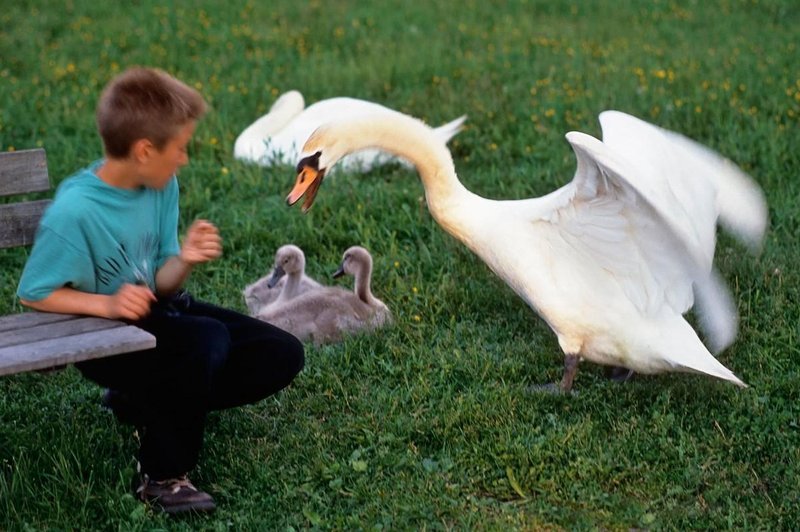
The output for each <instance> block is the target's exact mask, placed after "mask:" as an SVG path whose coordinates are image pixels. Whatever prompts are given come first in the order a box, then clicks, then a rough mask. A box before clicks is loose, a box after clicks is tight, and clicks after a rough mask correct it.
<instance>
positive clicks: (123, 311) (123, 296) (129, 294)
mask: <svg viewBox="0 0 800 532" xmlns="http://www.w3.org/2000/svg"><path fill="white" fill-rule="evenodd" d="M155 301H156V296H155V294H154V293H153V292H152V290H150V288H148V287H147V286H141V285H134V284H128V283H126V284H123V285H122V286H120V287H119V290H117V293H116V294H114V295H113V296H110V299H109V302H110V303H109V308H108V314H109V316H108V317H109V318H112V319H116V318H123V319H127V320H133V321H136V320H140V319H142V318H144V317H145V316H147V315H148V314H150V304H151V303H154V302H155Z"/></svg>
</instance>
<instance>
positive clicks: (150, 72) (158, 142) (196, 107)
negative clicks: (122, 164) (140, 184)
mask: <svg viewBox="0 0 800 532" xmlns="http://www.w3.org/2000/svg"><path fill="white" fill-rule="evenodd" d="M205 112H206V102H205V100H203V97H202V96H201V95H200V93H199V92H197V91H196V90H194V89H193V88H191V87H189V86H188V85H186V84H185V83H183V82H182V81H180V80H177V79H175V78H174V77H172V76H170V75H169V74H167V73H166V72H164V71H162V70H158V69H153V68H142V67H134V68H130V69H128V70H126V71H125V72H123V73H122V74H120V75H119V76H117V77H116V78H114V79H113V80H111V82H110V83H109V84H108V85H107V86H106V88H105V90H103V94H102V95H101V96H100V101H99V102H98V104H97V128H98V130H99V131H100V137H102V139H103V146H104V147H105V151H106V155H107V156H109V157H112V158H116V159H124V158H126V157H127V156H128V155H129V153H130V150H131V147H132V146H133V144H134V143H135V142H136V141H137V140H140V139H147V140H149V141H150V142H151V143H152V144H153V146H155V147H156V149H158V150H161V149H163V147H164V146H165V145H166V144H167V142H168V141H169V140H170V139H171V138H173V137H175V136H176V135H177V134H178V133H179V132H180V130H181V128H183V127H184V126H186V124H188V123H189V122H192V121H196V120H198V119H199V118H200V117H201V116H203V114H204V113H205Z"/></svg>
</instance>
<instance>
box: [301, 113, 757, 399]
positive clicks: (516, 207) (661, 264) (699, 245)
mask: <svg viewBox="0 0 800 532" xmlns="http://www.w3.org/2000/svg"><path fill="white" fill-rule="evenodd" d="M600 123H601V125H602V128H603V141H602V142H601V141H599V140H597V139H595V138H594V137H591V136H589V135H585V134H583V133H578V132H571V133H568V134H567V136H566V137H567V140H568V141H569V143H570V144H571V145H572V148H573V150H574V151H575V155H576V156H577V163H578V164H577V171H576V173H575V176H574V178H573V180H572V181H571V182H570V183H568V184H567V185H565V186H564V187H562V188H560V189H558V190H556V191H554V192H552V193H550V194H547V195H545V196H543V197H540V198H531V199H524V200H513V201H495V200H489V199H485V198H482V197H480V196H477V195H476V194H473V193H472V192H470V191H468V190H467V189H466V188H465V187H464V186H463V185H462V184H461V182H460V181H459V180H458V176H457V175H456V173H455V168H454V165H453V161H452V158H451V156H450V153H449V151H448V150H447V147H446V146H445V145H444V143H442V142H441V141H439V140H438V139H437V138H436V137H435V136H434V135H433V134H432V131H431V130H430V128H428V127H427V126H425V125H424V124H423V123H421V122H420V121H418V120H415V119H413V118H410V117H407V116H405V115H402V114H400V113H395V112H387V111H383V112H380V113H374V114H373V115H372V116H371V117H368V118H361V119H358V120H351V121H341V122H337V123H331V124H327V125H325V126H323V127H320V128H319V129H318V130H316V131H315V132H314V134H313V135H312V136H311V137H310V138H309V140H308V142H307V143H306V144H305V146H304V147H303V153H302V159H301V160H300V163H299V164H298V165H297V166H298V172H299V174H298V176H297V181H296V184H295V186H294V189H293V190H292V191H291V192H290V193H289V196H288V197H287V202H288V203H289V204H290V205H291V204H294V203H295V202H296V201H297V200H298V199H300V197H301V196H303V194H306V199H305V202H304V204H303V210H304V211H305V210H307V209H308V208H310V207H311V205H312V203H313V201H314V197H315V195H316V193H317V191H318V190H319V184H320V182H321V181H322V178H323V177H324V175H325V173H326V171H328V170H329V169H330V167H331V166H333V165H334V164H335V163H336V161H338V160H339V159H340V158H341V157H342V156H344V155H346V154H347V153H349V152H351V151H353V150H357V149H360V148H364V147H378V148H381V149H384V150H389V151H392V152H394V153H396V154H397V155H399V156H402V157H405V158H406V159H408V160H410V161H412V162H413V163H414V164H415V166H416V168H417V170H418V171H419V175H420V178H421V180H422V183H423V185H424V187H425V195H426V198H427V203H428V209H429V210H430V212H431V214H432V215H433V217H434V218H435V219H436V221H437V222H438V223H439V224H440V225H441V226H442V227H443V228H444V229H445V230H446V231H447V232H448V233H450V234H451V235H453V236H454V237H455V238H457V239H458V240H460V241H461V242H463V243H464V244H465V245H466V246H467V247H469V248H470V249H471V250H472V251H473V252H475V253H476V254H477V255H478V256H479V257H480V258H481V259H482V260H483V261H484V262H485V263H486V264H487V265H488V266H489V267H490V268H491V269H492V271H494V273H495V274H497V275H498V276H499V277H500V278H501V279H503V280H504V281H505V282H506V283H507V284H508V285H509V286H510V287H511V288H512V289H513V290H514V291H515V292H516V293H517V294H518V295H519V296H520V297H522V298H523V299H524V300H525V301H526V302H527V303H528V304H529V305H530V306H531V307H532V308H533V309H534V310H535V311H536V312H538V313H539V315H540V316H541V317H542V318H544V320H545V321H546V322H547V324H548V325H549V326H550V327H551V328H552V329H553V331H554V332H555V334H556V336H557V337H558V342H559V345H560V347H561V349H562V350H563V352H564V354H565V371H564V377H563V379H562V381H561V388H562V389H564V390H569V389H570V388H571V387H572V382H573V378H574V376H575V372H576V368H577V363H578V361H579V360H580V359H581V358H585V359H587V360H590V361H593V362H597V363H600V364H607V365H614V366H624V367H626V368H629V369H631V370H633V371H637V372H641V373H659V372H663V371H670V370H671V371H686V372H697V373H704V374H707V375H711V376H714V377H718V378H720V379H725V380H728V381H731V382H733V383H735V384H737V385H740V386H745V384H744V383H743V382H742V381H741V380H739V378H737V377H736V376H735V375H734V374H733V373H732V372H731V371H730V370H729V369H728V368H726V367H725V366H723V365H722V364H721V363H719V362H718V361H717V360H716V359H715V358H714V356H712V355H711V353H710V352H709V350H708V349H707V348H706V347H705V346H704V345H703V343H702V342H701V341H700V339H699V338H698V336H697V334H696V333H695V331H694V330H693V329H692V327H691V326H690V325H689V323H688V322H687V321H686V320H685V319H684V317H683V314H684V313H685V312H686V311H688V310H689V309H690V308H691V306H692V304H693V303H694V302H696V303H697V305H698V307H699V310H700V316H701V318H702V320H701V321H702V325H703V327H704V329H705V332H706V335H707V338H708V341H709V345H710V346H711V348H712V349H713V350H714V351H715V352H718V351H719V350H721V349H723V348H725V347H726V346H728V345H729V344H730V343H731V342H732V341H733V340H734V338H735V336H736V327H737V323H736V322H737V318H736V311H735V306H734V304H733V302H732V300H731V297H730V296H729V294H728V291H727V289H726V287H725V285H724V283H723V282H722V280H721V279H720V277H719V275H718V274H717V273H716V272H715V270H714V269H713V267H712V260H713V256H714V248H715V245H716V223H717V220H718V219H719V221H720V223H721V224H722V225H723V226H724V227H726V228H728V229H730V230H732V231H733V232H734V233H736V234H737V235H738V236H739V237H741V238H742V239H743V240H744V241H745V242H747V243H748V244H750V245H751V246H752V247H753V248H756V247H758V246H759V245H760V242H761V239H762V237H763V234H764V231H765V228H766V218H767V215H766V204H765V201H764V197H763V194H762V192H761V190H760V188H759V187H758V186H757V185H756V184H755V183H754V182H753V181H752V180H751V179H750V178H749V177H748V176H746V175H745V174H744V173H743V172H741V171H740V170H739V169H738V168H737V167H736V166H735V165H733V164H732V163H731V162H730V161H728V160H726V159H723V158H722V157H720V156H719V155H717V154H715V153H714V152H711V151H710V150H708V149H706V148H703V147H702V146H700V145H699V144H697V143H695V142H693V141H691V140H689V139H687V138H686V137H683V136H681V135H678V134H676V133H672V132H669V131H666V130H663V129H660V128H658V127H655V126H653V125H650V124H648V123H646V122H643V121H641V120H639V119H636V118H634V117H632V116H628V115H626V114H623V113H620V112H616V111H606V112H604V113H602V114H601V115H600ZM693 287H694V291H693Z"/></svg>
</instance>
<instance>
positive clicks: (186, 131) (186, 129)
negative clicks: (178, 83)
mask: <svg viewBox="0 0 800 532" xmlns="http://www.w3.org/2000/svg"><path fill="white" fill-rule="evenodd" d="M196 125H197V124H196V122H195V121H194V120H192V121H190V122H189V123H187V124H186V125H185V126H183V127H181V128H180V129H179V130H178V134H177V135H175V136H174V137H172V138H171V139H170V140H169V141H168V142H167V143H166V144H165V145H164V147H163V148H162V149H161V150H160V151H159V150H157V149H156V148H155V146H152V145H151V149H150V150H148V156H147V157H146V159H145V161H144V163H143V164H142V166H141V167H140V170H141V177H142V180H143V183H142V185H144V186H146V187H149V188H155V189H162V188H164V187H165V186H166V185H167V183H168V182H169V180H170V179H171V178H172V176H173V175H175V174H177V173H178V170H179V169H180V167H182V166H185V165H186V164H187V163H188V162H189V154H188V152H187V146H188V145H189V141H190V140H191V138H192V135H193V134H194V129H195V126H196Z"/></svg>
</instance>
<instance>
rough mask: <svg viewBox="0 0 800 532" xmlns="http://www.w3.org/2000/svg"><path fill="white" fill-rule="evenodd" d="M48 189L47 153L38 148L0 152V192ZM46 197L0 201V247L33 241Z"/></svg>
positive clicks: (27, 243) (16, 192)
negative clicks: (8, 201)
mask: <svg viewBox="0 0 800 532" xmlns="http://www.w3.org/2000/svg"><path fill="white" fill-rule="evenodd" d="M46 190H50V179H49V178H48V176H47V156H46V155H45V151H44V150H43V149H41V148H37V149H33V150H20V151H10V152H3V153H0V196H12V195H16V194H27V193H30V192H43V191H46ZM49 203H50V200H35V201H21V202H17V203H6V204H0V248H10V247H14V246H27V245H30V244H32V243H33V237H34V235H35V234H36V228H37V227H38V225H39V219H40V218H41V217H42V213H43V212H44V210H45V208H46V207H47V205H48V204H49Z"/></svg>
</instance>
